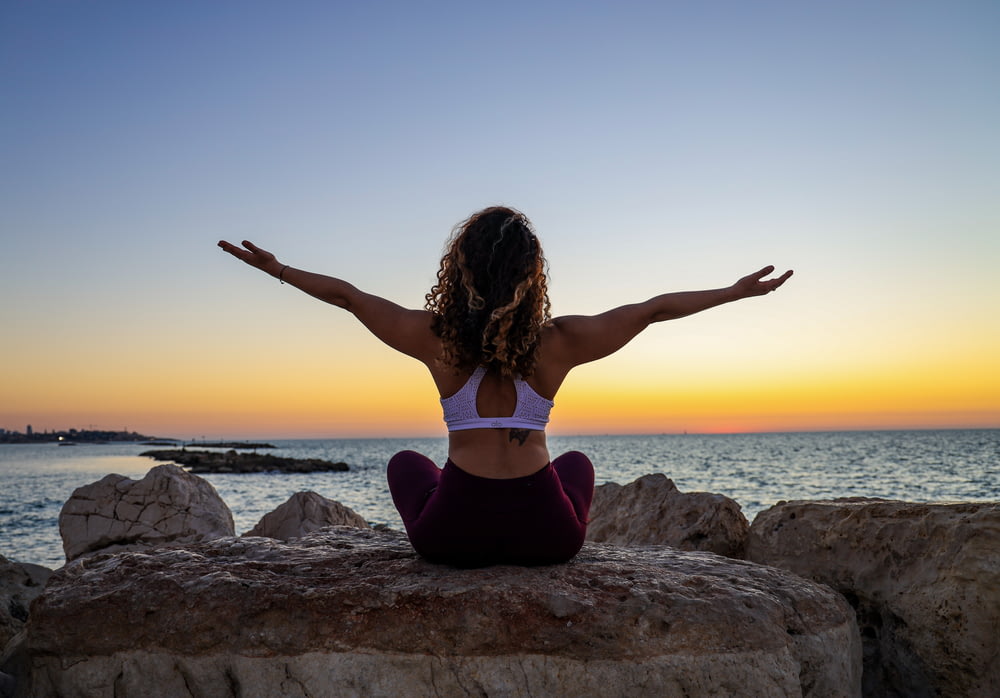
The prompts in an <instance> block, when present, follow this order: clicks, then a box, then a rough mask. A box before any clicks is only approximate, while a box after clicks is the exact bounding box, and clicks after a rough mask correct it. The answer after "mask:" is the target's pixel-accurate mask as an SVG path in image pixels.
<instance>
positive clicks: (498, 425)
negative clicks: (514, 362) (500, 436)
mask: <svg viewBox="0 0 1000 698" xmlns="http://www.w3.org/2000/svg"><path fill="white" fill-rule="evenodd" d="M485 375H486V367H485V366H480V367H479V368H477V369H476V370H475V371H473V372H472V375H471V376H469V380H468V381H466V383H465V385H463V386H462V388H461V389H460V390H459V391H458V392H457V393H455V394H454V395H452V396H450V397H443V398H441V408H442V409H443V410H444V421H445V424H447V425H448V431H464V430H466V429H535V430H539V431H544V430H545V425H546V424H548V423H549V412H550V411H551V410H552V406H553V405H554V404H555V403H553V402H552V400H549V399H547V398H544V397H542V396H541V395H539V394H538V393H536V392H535V391H534V389H533V388H532V387H531V386H530V385H528V384H527V383H526V382H525V381H524V380H523V379H521V378H515V379H514V388H515V389H516V390H517V406H516V407H515V408H514V414H512V415H511V416H510V417H480V416H479V410H478V409H477V408H476V394H477V393H478V392H479V384H480V383H482V382H483V376H485Z"/></svg>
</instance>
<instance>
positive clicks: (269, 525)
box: [243, 492, 368, 540]
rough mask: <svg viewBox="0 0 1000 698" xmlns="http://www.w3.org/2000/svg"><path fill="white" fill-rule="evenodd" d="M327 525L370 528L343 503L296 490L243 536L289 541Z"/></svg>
mask: <svg viewBox="0 0 1000 698" xmlns="http://www.w3.org/2000/svg"><path fill="white" fill-rule="evenodd" d="M326 526H353V527H354V528H368V522H367V521H365V520H364V518H362V517H361V515H359V514H357V513H356V512H355V511H354V510H352V509H350V508H348V507H345V506H344V505H343V504H341V503H340V502H335V501H333V500H331V499H327V498H326V497H323V496H321V495H319V494H316V493H315V492H296V493H295V494H293V495H292V496H291V497H289V498H288V501H287V502H285V503H284V504H282V505H281V506H280V507H278V508H277V509H275V510H274V511H272V512H270V513H269V514H265V515H264V517H263V518H262V519H261V520H260V522H258V524H257V525H256V526H254V527H253V528H252V529H251V530H250V531H247V532H246V533H244V534H243V535H245V536H265V537H267V538H277V539H278V540H290V539H292V538H301V537H302V536H304V535H306V534H307V533H312V532H313V531H317V530H319V529H321V528H324V527H326Z"/></svg>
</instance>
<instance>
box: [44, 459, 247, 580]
mask: <svg viewBox="0 0 1000 698" xmlns="http://www.w3.org/2000/svg"><path fill="white" fill-rule="evenodd" d="M234 533H235V531H234V529H233V515H232V513H231V512H230V511H229V507H228V506H226V503H225V502H224V501H222V498H221V497H219V494H218V492H216V491H215V488H214V487H212V485H211V484H210V483H209V482H208V481H206V480H204V479H202V478H200V477H197V476H196V475H192V474H190V473H188V472H186V471H184V469H182V468H179V467H178V466H176V465H170V464H167V465H160V466H157V467H155V468H153V469H152V470H150V471H149V472H148V473H147V474H146V476H145V477H144V478H142V479H141V480H131V479H129V478H127V477H125V476H123V475H106V476H105V477H104V478H102V479H101V480H99V481H97V482H94V483H91V484H89V485H84V486H83V487H79V488H77V489H76V491H74V492H73V494H72V496H71V497H70V498H69V499H68V500H67V501H66V503H65V504H64V505H63V508H62V511H61V512H60V513H59V534H60V535H61V536H62V541H63V550H64V551H65V553H66V560H67V561H70V560H75V559H76V558H78V557H80V556H81V555H85V554H88V553H93V552H95V551H98V550H100V551H105V552H112V551H116V550H136V549H144V548H149V547H153V546H158V545H164V544H168V543H188V542H194V541H201V540H208V539H211V538H219V537H220V536H232V535H234Z"/></svg>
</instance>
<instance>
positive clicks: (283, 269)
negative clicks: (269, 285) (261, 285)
mask: <svg viewBox="0 0 1000 698" xmlns="http://www.w3.org/2000/svg"><path fill="white" fill-rule="evenodd" d="M285 269H288V265H287V264H286V265H285V266H283V267H282V268H281V271H279V272H278V281H280V282H281V283H285V280H284V279H282V278H281V277H282V276H283V275H284V274H285Z"/></svg>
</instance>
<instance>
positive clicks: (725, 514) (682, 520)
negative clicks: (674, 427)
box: [587, 473, 750, 559]
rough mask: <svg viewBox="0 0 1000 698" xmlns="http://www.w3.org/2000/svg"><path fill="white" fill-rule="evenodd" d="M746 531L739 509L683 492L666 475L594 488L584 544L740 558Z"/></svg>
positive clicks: (721, 499) (711, 497) (728, 501)
mask: <svg viewBox="0 0 1000 698" xmlns="http://www.w3.org/2000/svg"><path fill="white" fill-rule="evenodd" d="M749 529H750V526H749V524H748V523H747V519H746V517H745V516H743V512H741V511H740V505H739V504H737V503H736V502H735V501H733V500H732V499H730V498H729V497H726V496H724V495H721V494H711V493H709V492H689V493H683V492H681V491H679V490H678V489H677V487H676V486H675V485H674V483H673V481H672V480H670V479H669V478H667V476H665V475H663V474H661V473H657V474H654V475H644V476H642V477H641V478H639V479H638V480H636V481H635V482H633V483H630V484H628V485H625V486H622V485H619V484H617V483H614V482H611V483H608V484H605V485H601V486H599V487H596V488H594V501H593V504H591V507H590V523H589V524H588V526H587V540H590V541H594V542H602V543H612V544H614V545H669V546H671V547H674V548H679V549H680V550H705V551H708V552H712V553H716V554H718V555H725V556H727V557H733V558H737V559H740V558H742V557H743V553H744V548H745V546H746V539H747V535H748V534H749Z"/></svg>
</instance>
